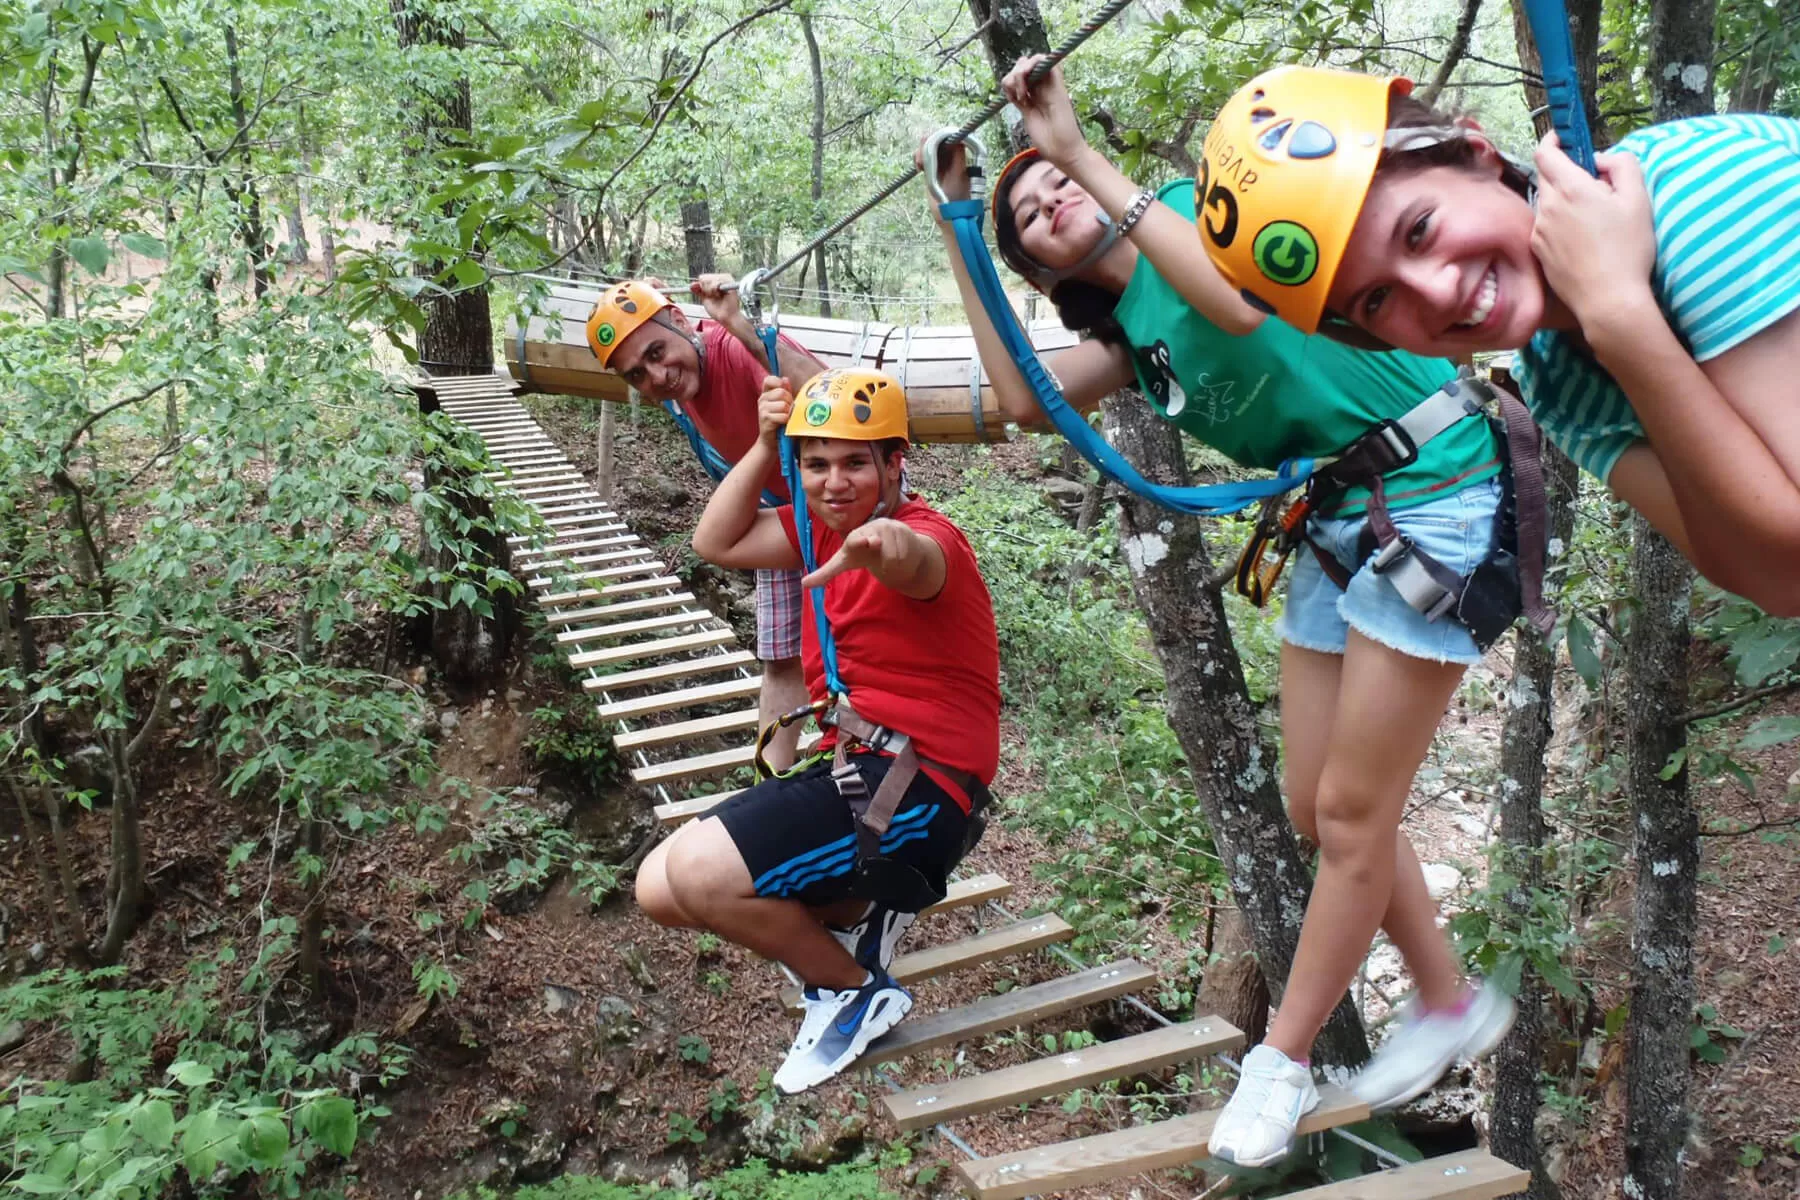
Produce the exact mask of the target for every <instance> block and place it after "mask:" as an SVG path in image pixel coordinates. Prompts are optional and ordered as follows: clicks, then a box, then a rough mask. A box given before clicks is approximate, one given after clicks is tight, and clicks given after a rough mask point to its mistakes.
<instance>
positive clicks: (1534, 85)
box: [1512, 0, 1613, 150]
mask: <svg viewBox="0 0 1800 1200" xmlns="http://www.w3.org/2000/svg"><path fill="white" fill-rule="evenodd" d="M1600 4H1601V0H1568V14H1569V38H1570V40H1571V41H1572V42H1573V43H1574V48H1575V75H1576V78H1577V79H1579V80H1580V81H1581V95H1582V98H1583V99H1584V100H1585V101H1586V108H1587V119H1588V133H1589V134H1590V135H1591V136H1592V137H1593V139H1594V148H1595V149H1596V150H1599V149H1604V148H1605V147H1607V146H1610V145H1612V143H1613V137H1612V133H1611V131H1610V130H1608V129H1607V128H1606V122H1605V121H1604V120H1602V119H1601V116H1600V99H1599V83H1598V81H1599V70H1600ZM1512 14H1513V45H1514V46H1515V47H1516V48H1517V50H1518V52H1519V65H1520V66H1521V67H1523V68H1524V69H1525V71H1527V72H1528V73H1529V74H1528V76H1527V78H1525V79H1524V80H1523V81H1522V86H1523V87H1524V89H1525V107H1526V109H1527V110H1529V111H1530V112H1532V113H1533V114H1535V115H1534V116H1533V117H1532V125H1533V126H1534V128H1535V129H1536V131H1537V136H1539V137H1543V136H1544V135H1545V134H1546V133H1549V132H1550V110H1549V108H1547V107H1546V105H1548V104H1549V103H1550V98H1549V96H1548V95H1547V94H1546V93H1545V91H1544V85H1543V83H1542V82H1540V80H1541V77H1542V75H1543V71H1544V60H1543V59H1542V58H1540V57H1538V49H1537V43H1536V42H1534V41H1533V40H1532V38H1531V26H1530V24H1528V23H1527V22H1526V20H1525V8H1524V6H1523V5H1521V4H1518V3H1516V2H1515V3H1514V4H1513V5H1512Z"/></svg>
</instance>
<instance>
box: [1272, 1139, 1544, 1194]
mask: <svg viewBox="0 0 1800 1200" xmlns="http://www.w3.org/2000/svg"><path fill="white" fill-rule="evenodd" d="M1530 1183H1531V1172H1530V1171H1522V1170H1520V1169H1519V1168H1518V1167H1515V1166H1513V1165H1512V1164H1511V1163H1509V1162H1507V1161H1506V1160H1505V1159H1500V1158H1495V1157H1494V1156H1493V1155H1491V1154H1488V1153H1486V1152H1485V1151H1482V1150H1464V1151H1463V1152H1462V1153H1460V1154H1446V1155H1444V1156H1443V1157H1441V1158H1428V1159H1426V1160H1425V1161H1424V1162H1416V1163H1410V1164H1408V1165H1407V1166H1404V1167H1392V1168H1389V1169H1388V1170H1386V1171H1377V1172H1376V1173H1375V1174H1373V1175H1363V1176H1361V1177H1359V1178H1356V1179H1345V1180H1340V1181H1339V1182H1337V1183H1331V1184H1326V1185H1324V1186H1323V1187H1315V1188H1307V1189H1306V1190H1305V1191H1304V1192H1289V1193H1288V1194H1287V1200H1496V1198H1497V1197H1500V1196H1510V1195H1512V1194H1513V1193H1514V1192H1521V1191H1524V1190H1525V1188H1526V1187H1528V1186H1530Z"/></svg>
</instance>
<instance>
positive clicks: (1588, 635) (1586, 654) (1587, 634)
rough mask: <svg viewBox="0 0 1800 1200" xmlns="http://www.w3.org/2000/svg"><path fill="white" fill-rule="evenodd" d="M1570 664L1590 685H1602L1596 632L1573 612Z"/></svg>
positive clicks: (1570, 623)
mask: <svg viewBox="0 0 1800 1200" xmlns="http://www.w3.org/2000/svg"><path fill="white" fill-rule="evenodd" d="M1569 665H1571V666H1573V667H1574V668H1575V673H1576V674H1577V675H1579V676H1581V678H1582V679H1583V680H1584V681H1585V682H1586V683H1587V685H1588V686H1589V687H1599V686H1600V654H1599V651H1597V650H1596V649H1595V648H1594V632H1593V630H1591V629H1589V628H1588V625H1587V622H1586V621H1583V620H1582V619H1581V618H1580V617H1578V616H1576V615H1575V614H1573V613H1570V614H1569Z"/></svg>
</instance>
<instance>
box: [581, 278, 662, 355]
mask: <svg viewBox="0 0 1800 1200" xmlns="http://www.w3.org/2000/svg"><path fill="white" fill-rule="evenodd" d="M673 307H675V305H674V303H673V302H672V301H671V300H670V299H669V298H668V297H667V296H664V295H663V294H662V293H661V292H659V291H657V290H656V289H655V288H653V287H651V286H650V285H649V284H647V283H645V282H644V281H643V280H641V279H627V280H625V281H624V282H623V283H614V284H608V285H607V288H606V291H604V292H602V293H601V295H600V302H599V303H598V304H596V305H594V311H593V312H591V313H589V314H588V319H587V336H588V345H589V346H590V347H592V349H593V351H594V356H595V357H596V358H598V359H599V360H600V365H601V366H602V367H605V366H606V365H607V360H609V359H611V358H612V355H613V351H614V350H617V349H618V348H619V343H620V342H622V341H624V340H625V339H626V338H628V337H630V336H631V335H632V333H633V332H634V331H636V329H637V327H638V326H640V325H642V324H643V323H644V322H645V321H648V320H649V319H650V318H651V317H654V316H655V315H656V314H657V313H659V312H661V311H662V310H663V309H665V308H673Z"/></svg>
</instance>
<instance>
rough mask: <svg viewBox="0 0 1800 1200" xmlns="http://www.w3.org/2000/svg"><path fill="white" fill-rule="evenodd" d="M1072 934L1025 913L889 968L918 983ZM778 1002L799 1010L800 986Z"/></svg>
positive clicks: (1063, 925)
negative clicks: (1020, 918) (1021, 917)
mask: <svg viewBox="0 0 1800 1200" xmlns="http://www.w3.org/2000/svg"><path fill="white" fill-rule="evenodd" d="M1074 936H1075V931H1074V930H1073V929H1071V928H1070V927H1069V923H1068V922H1067V921H1065V920H1063V919H1062V918H1061V917H1058V916H1055V915H1047V916H1042V917H1027V918H1026V919H1025V920H1023V921H1014V922H1012V923H1011V924H1007V925H1001V926H999V927H997V928H994V929H984V930H982V931H981V932H980V933H978V934H976V935H975V936H974V937H966V938H962V939H960V940H958V941H954V942H947V943H945V944H944V945H942V946H932V947H929V948H928V949H925V950H917V951H914V952H913V953H911V954H902V955H901V956H900V957H899V958H896V959H895V960H894V965H893V966H892V967H890V968H889V969H888V971H889V974H891V975H893V977H894V978H895V979H897V980H899V981H900V982H901V983H917V982H919V981H920V980H923V979H935V978H936V977H937V976H939V975H948V974H949V973H950V972H952V971H962V970H966V969H968V968H969V967H978V966H981V965H982V964H983V963H990V962H994V961H996V960H998V959H1002V958H1011V957H1012V956H1013V955H1015V954H1029V953H1030V952H1031V951H1033V950H1042V949H1043V948H1044V947H1045V946H1048V945H1051V944H1053V943H1056V942H1066V941H1068V940H1070V939H1071V938H1073V937H1074ZM781 1003H782V1005H783V1006H784V1007H785V1008H786V1009H787V1010H788V1011H789V1012H791V1013H797V1012H799V1011H800V989H799V988H784V989H783V990H782V992H781Z"/></svg>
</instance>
